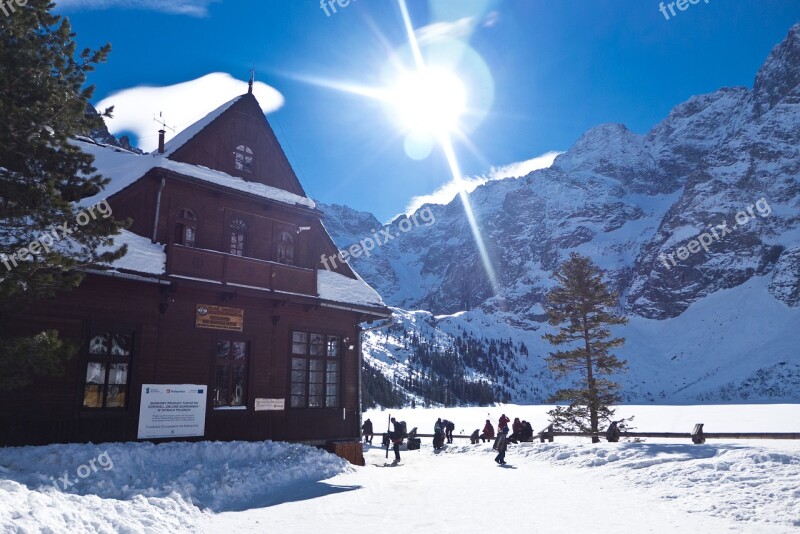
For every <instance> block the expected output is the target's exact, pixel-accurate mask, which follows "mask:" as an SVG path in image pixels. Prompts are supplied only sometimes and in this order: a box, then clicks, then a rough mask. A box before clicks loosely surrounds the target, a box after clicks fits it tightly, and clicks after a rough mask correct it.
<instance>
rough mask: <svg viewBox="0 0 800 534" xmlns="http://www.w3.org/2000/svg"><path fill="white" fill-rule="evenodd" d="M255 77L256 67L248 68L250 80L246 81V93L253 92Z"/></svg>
mask: <svg viewBox="0 0 800 534" xmlns="http://www.w3.org/2000/svg"><path fill="white" fill-rule="evenodd" d="M255 79H256V68H255V66H253V67H251V68H250V81H249V82H247V93H248V94H251V95H252V94H253V82H254V81H255Z"/></svg>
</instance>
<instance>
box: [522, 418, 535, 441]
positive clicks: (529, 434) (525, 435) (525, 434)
mask: <svg viewBox="0 0 800 534" xmlns="http://www.w3.org/2000/svg"><path fill="white" fill-rule="evenodd" d="M522 441H533V427H532V426H531V424H530V423H529V422H528V421H523V422H522Z"/></svg>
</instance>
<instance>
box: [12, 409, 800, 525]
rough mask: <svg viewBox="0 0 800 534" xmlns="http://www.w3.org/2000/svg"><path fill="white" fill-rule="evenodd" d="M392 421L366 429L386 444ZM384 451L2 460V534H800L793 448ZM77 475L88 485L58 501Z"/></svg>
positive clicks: (746, 420) (718, 426)
mask: <svg viewBox="0 0 800 534" xmlns="http://www.w3.org/2000/svg"><path fill="white" fill-rule="evenodd" d="M546 410H547V408H546V407H539V406H501V407H497V408H491V409H487V408H457V409H417V410H403V411H400V412H398V413H396V414H393V415H397V416H398V417H399V418H400V419H401V420H405V421H407V422H408V423H409V426H410V427H411V426H419V427H420V430H421V431H422V432H430V428H428V427H432V425H433V421H435V419H436V417H447V418H450V419H452V420H454V421H455V422H456V425H457V427H456V431H457V432H459V431H460V430H461V429H462V428H464V430H469V431H471V430H473V429H474V428H477V426H479V424H480V423H482V422H483V421H484V420H485V419H486V417H487V413H488V416H489V417H490V418H491V419H492V422H493V424H495V425H496V420H497V417H499V415H500V414H501V413H506V414H507V415H509V416H510V417H512V418H513V417H520V418H522V419H528V420H530V421H531V422H532V423H533V426H534V428H535V429H537V430H538V429H539V428H541V427H542V426H544V423H545V418H544V412H545V411H546ZM623 412H624V413H623ZM630 413H634V414H636V415H637V420H636V424H637V426H638V428H639V430H659V431H688V430H690V429H691V426H692V425H693V424H694V423H696V422H703V423H705V424H706V428H707V430H708V431H710V432H713V431H731V430H739V431H776V432H777V431H794V432H797V431H800V405H746V406H680V407H672V406H641V407H637V406H629V407H624V408H622V409H621V410H620V414H621V415H628V414H630ZM387 416H388V412H381V411H372V412H369V413H367V414H365V417H370V418H371V419H372V420H373V421H374V422H375V427H376V430H380V429H381V427H382V425H384V424H385V421H386V418H387ZM378 441H379V438H378V439H377V440H376V441H375V443H376V446H374V447H371V448H369V449H368V450H367V451H366V459H367V466H366V467H364V468H354V467H351V466H348V465H346V464H345V463H344V462H342V461H340V460H338V459H336V458H335V457H331V456H330V455H327V454H326V453H323V452H320V451H318V450H316V449H312V448H308V447H302V446H299V445H287V444H280V443H233V444H228V443H170V444H163V445H151V444H146V443H137V444H124V445H122V444H102V445H54V446H49V447H25V448H7V449H0V531H3V532H6V531H9V532H40V531H44V532H66V531H69V532H72V533H77V532H98V531H99V532H165V531H173V532H185V531H193V532H197V531H204V532H268V533H272V532H274V533H284V532H293V533H306V532H308V533H312V532H320V531H324V532H328V533H332V534H336V533H340V532H341V533H344V532H348V533H349V532H352V531H354V530H380V531H381V532H398V533H410V532H417V533H422V532H461V533H471V532H482V531H486V530H489V529H492V528H498V527H500V528H502V529H503V530H508V529H512V530H513V529H515V528H520V529H522V528H524V529H525V530H526V531H527V530H531V529H533V530H539V529H543V530H545V531H547V532H588V531H590V529H598V528H601V529H605V528H608V529H611V530H612V531H614V530H617V531H626V532H669V533H674V532H676V529H679V528H683V529H687V530H688V529H691V531H696V532H715V533H716V532H764V533H778V532H781V533H783V532H800V485H799V484H798V482H800V442H796V441H730V442H720V441H709V442H708V443H706V444H705V445H693V444H692V443H690V442H688V440H686V441H683V440H653V439H648V440H646V442H645V443H617V444H609V443H601V444H597V445H592V444H591V443H589V442H588V440H567V439H559V438H557V439H556V442H555V443H552V444H549V443H547V444H540V443H532V444H520V445H517V446H513V445H512V446H511V448H510V449H509V451H508V455H507V457H506V460H507V461H508V462H509V465H508V466H506V467H504V468H503V467H499V466H497V465H496V464H495V463H494V462H493V461H492V458H493V455H494V454H493V453H492V451H491V445H490V444H479V445H475V446H473V445H469V444H467V443H465V441H463V440H462V441H459V440H456V442H455V443H454V444H453V445H451V446H449V447H448V448H446V449H445V450H444V451H441V452H440V453H434V452H433V450H432V449H431V446H430V440H429V439H425V440H423V448H422V450H420V451H403V452H402V453H401V454H402V457H403V459H402V462H401V463H400V465H398V466H390V465H388V463H387V461H386V459H385V451H384V450H383V449H380V448H378V446H377V444H378ZM391 454H392V453H391V452H390V460H391ZM92 460H94V466H95V467H97V469H95V470H92V468H91V467H90V466H91V465H92ZM112 462H113V467H108V466H110V464H111V463H112ZM81 466H86V467H85V468H83V467H81ZM106 467H108V468H106ZM64 473H70V477H71V479H72V480H76V481H77V482H75V483H74V485H73V486H71V487H69V488H68V489H67V490H66V491H62V490H56V489H55V488H54V484H58V485H61V484H62V482H59V481H60V480H61V479H62V476H63V474H64ZM76 473H77V475H78V476H76ZM82 475H86V476H85V477H83V476H82ZM50 477H53V479H51V478H50Z"/></svg>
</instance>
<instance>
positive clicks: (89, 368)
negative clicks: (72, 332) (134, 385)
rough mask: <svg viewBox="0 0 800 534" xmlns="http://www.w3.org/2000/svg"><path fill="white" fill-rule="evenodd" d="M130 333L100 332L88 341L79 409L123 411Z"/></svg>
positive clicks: (128, 372) (125, 404)
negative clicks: (114, 409)
mask: <svg viewBox="0 0 800 534" xmlns="http://www.w3.org/2000/svg"><path fill="white" fill-rule="evenodd" d="M132 351H133V334H131V333H120V332H100V333H96V334H94V335H93V336H92V337H91V338H90V339H89V354H88V362H87V363H86V379H85V381H84V387H83V407H84V408H91V409H104V408H107V409H113V408H125V407H126V406H127V400H128V383H129V378H130V365H131V353H132Z"/></svg>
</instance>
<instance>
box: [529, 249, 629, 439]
mask: <svg viewBox="0 0 800 534" xmlns="http://www.w3.org/2000/svg"><path fill="white" fill-rule="evenodd" d="M553 276H554V278H555V279H556V281H557V282H558V284H559V285H558V286H557V287H554V288H553V289H551V290H550V291H549V292H548V294H547V302H546V304H545V311H546V312H547V318H548V322H549V323H550V324H551V325H553V326H556V327H559V329H558V331H557V333H556V334H545V335H544V336H543V337H544V339H545V340H546V341H548V342H549V343H551V344H552V345H554V346H556V347H561V346H565V348H564V349H563V350H558V351H556V352H551V353H550V356H548V358H547V364H548V367H549V368H550V370H551V371H553V372H554V373H555V374H556V376H557V377H558V378H564V377H566V376H572V377H576V380H575V381H574V383H573V386H572V387H569V388H565V389H561V390H559V391H557V392H556V393H555V394H554V395H553V396H552V397H551V398H550V399H549V402H569V405H568V406H567V407H563V406H559V407H557V408H556V409H554V410H552V411H550V412H549V414H550V416H551V417H552V419H553V423H554V424H555V426H556V428H559V429H564V430H572V429H575V428H577V429H578V430H579V431H581V432H595V433H596V432H598V431H599V422H600V419H605V420H611V418H612V416H613V415H614V410H613V409H612V408H610V406H611V405H613V404H614V403H616V402H619V400H620V397H619V394H618V391H619V388H620V386H619V384H617V383H616V382H613V381H611V380H609V379H608V378H605V377H608V376H610V375H613V374H615V373H619V372H621V371H623V370H625V369H626V367H627V364H626V362H625V361H624V360H619V359H618V358H617V357H616V356H614V355H612V354H610V353H609V351H610V350H611V349H613V348H616V347H620V346H622V345H623V344H624V343H625V339H624V338H612V336H611V330H610V329H609V327H611V326H615V325H622V324H626V323H627V322H628V320H627V319H626V318H625V317H620V316H617V315H615V314H614V313H613V312H612V311H611V310H612V308H613V307H614V306H616V304H617V295H616V294H614V293H613V292H611V291H610V290H609V288H608V286H607V285H606V284H605V282H604V281H603V274H602V272H601V271H600V270H599V269H598V268H597V266H595V265H594V263H592V260H590V259H589V258H587V257H584V256H581V255H579V254H576V253H572V254H571V255H570V257H569V259H568V260H567V261H566V262H564V263H563V264H561V266H559V267H558V269H557V270H556V272H555V273H553ZM592 441H593V442H595V443H597V442H598V441H599V439H598V438H592Z"/></svg>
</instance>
